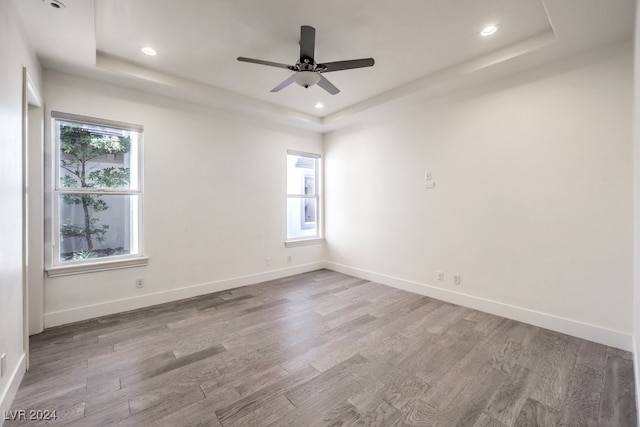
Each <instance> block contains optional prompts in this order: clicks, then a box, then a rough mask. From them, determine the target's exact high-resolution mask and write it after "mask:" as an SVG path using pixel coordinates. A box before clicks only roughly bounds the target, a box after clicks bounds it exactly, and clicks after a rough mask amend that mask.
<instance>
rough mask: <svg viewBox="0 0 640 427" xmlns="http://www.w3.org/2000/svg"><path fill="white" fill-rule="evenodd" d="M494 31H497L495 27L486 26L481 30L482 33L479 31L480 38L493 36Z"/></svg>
mask: <svg viewBox="0 0 640 427" xmlns="http://www.w3.org/2000/svg"><path fill="white" fill-rule="evenodd" d="M496 31H498V26H497V25H487V26H486V27H484V28H483V29H482V31H480V35H481V36H482V37H489V36H490V35H493V34H495V33H496Z"/></svg>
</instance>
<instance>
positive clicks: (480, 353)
mask: <svg viewBox="0 0 640 427" xmlns="http://www.w3.org/2000/svg"><path fill="white" fill-rule="evenodd" d="M19 410H25V411H26V412H25V416H26V418H27V420H8V421H5V426H14V425H41V424H42V425H44V424H45V421H42V420H41V421H36V420H29V419H28V418H29V416H30V415H38V414H37V413H35V414H29V411H30V410H40V411H54V410H55V411H56V415H57V420H56V421H55V422H53V423H51V424H52V425H71V426H104V425H124V426H142V425H153V426H220V425H223V426H231V425H247V426H256V425H274V426H310V425H333V426H337V425H351V424H361V425H376V426H401V425H424V426H431V425H442V426H456V425H460V426H478V427H480V426H525V425H528V426H543V425H550V426H555V425H570V426H582V425H585V426H586V425H602V426H635V425H636V412H635V411H636V408H635V395H634V383H633V363H632V359H631V354H630V353H628V352H624V351H620V350H616V349H613V348H608V347H605V346H603V345H599V344H595V343H592V342H588V341H584V340H581V339H578V338H574V337H570V336H567V335H562V334H559V333H556V332H551V331H549V330H545V329H540V328H537V327H534V326H530V325H526V324H523V323H519V322H515V321H512V320H508V319H504V318H501V317H497V316H493V315H490V314H485V313H481V312H478V311H475V310H471V309H467V308H463V307H459V306H455V305H452V304H448V303H445V302H442V301H437V300H434V299H431V298H427V297H423V296H420V295H415V294H411V293H408V292H404V291H400V290H397V289H394V288H390V287H387V286H383V285H380V284H376V283H372V282H368V281H366V280H360V279H357V278H353V277H350V276H345V275H343V274H339V273H334V272H331V271H327V270H320V271H316V272H312V273H307V274H302V275H298V276H295V277H290V278H286V279H281V280H275V281H271V282H266V283H262V284H259V285H254V286H247V287H243V288H238V289H234V290H230V291H225V292H219V293H215V294H210V295H206V296H203V297H198V298H193V299H189V300H184V301H178V302H175V303H171V304H165V305H161V306H156V307H151V308H148V309H143V310H137V311H133V312H128V313H123V314H119V315H114V316H108V317H103V318H100V319H96V320H91V321H87V322H82V323H78V324H74V325H69V326H65V327H60V328H55V329H51V330H48V331H46V332H44V333H42V334H40V335H37V336H34V337H32V338H31V369H30V370H29V372H28V373H27V374H26V375H25V378H24V380H23V383H22V385H21V387H20V389H19V391H18V395H17V397H16V399H15V401H14V403H13V407H12V411H13V412H12V414H19V412H15V411H19ZM45 414H46V413H45ZM5 415H10V414H5ZM40 415H44V414H43V413H40Z"/></svg>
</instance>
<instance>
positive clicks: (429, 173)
mask: <svg viewBox="0 0 640 427" xmlns="http://www.w3.org/2000/svg"><path fill="white" fill-rule="evenodd" d="M424 180H425V181H431V172H425V173H424Z"/></svg>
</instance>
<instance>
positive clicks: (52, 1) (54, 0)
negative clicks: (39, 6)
mask: <svg viewBox="0 0 640 427" xmlns="http://www.w3.org/2000/svg"><path fill="white" fill-rule="evenodd" d="M42 1H43V2H45V3H49V6H51V7H52V8H54V9H65V8H66V7H67V6H65V5H64V3H62V2H61V1H60V0H42Z"/></svg>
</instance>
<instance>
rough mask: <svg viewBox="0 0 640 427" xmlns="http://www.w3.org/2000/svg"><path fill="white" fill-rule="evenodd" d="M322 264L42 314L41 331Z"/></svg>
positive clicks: (261, 280) (317, 268) (272, 278)
mask: <svg viewBox="0 0 640 427" xmlns="http://www.w3.org/2000/svg"><path fill="white" fill-rule="evenodd" d="M325 265H326V263H325V262H324V261H318V262H313V263H309V264H303V265H298V266H294V267H288V268H282V269H278V270H271V271H266V272H264V273H257V274H251V275H248V276H241V277H234V278H230V279H223V280H218V281H215V282H210V283H202V284H198V285H192V286H187V287H184V288H178V289H171V290H168V291H163V292H156V293H152V294H146V295H141V296H138V297H133V298H125V299H120V300H115V301H108V302H104V303H100V304H93V305H89V306H84V307H78V308H73V309H69V310H63V311H56V312H51V313H45V314H44V326H45V328H51V327H53V326H60V325H66V324H68V323H73V322H79V321H82V320H87V319H93V318H96V317H100V316H107V315H109V314H115V313H121V312H124V311H129V310H136V309H138V308H143V307H149V306H152V305H157V304H164V303H167V302H172V301H178V300H181V299H185V298H192V297H196V296H199V295H205V294H210V293H213V292H220V291H226V290H228V289H233V288H239V287H241V286H246V285H253V284H256V283H260V282H266V281H268V280H274V279H280V278H282V277H287V276H293V275H295V274H300V273H307V272H309V271H314V270H319V269H321V268H325Z"/></svg>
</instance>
